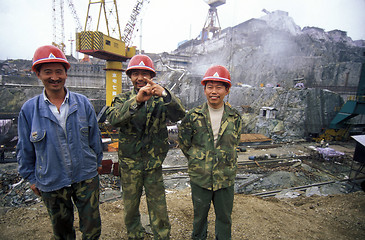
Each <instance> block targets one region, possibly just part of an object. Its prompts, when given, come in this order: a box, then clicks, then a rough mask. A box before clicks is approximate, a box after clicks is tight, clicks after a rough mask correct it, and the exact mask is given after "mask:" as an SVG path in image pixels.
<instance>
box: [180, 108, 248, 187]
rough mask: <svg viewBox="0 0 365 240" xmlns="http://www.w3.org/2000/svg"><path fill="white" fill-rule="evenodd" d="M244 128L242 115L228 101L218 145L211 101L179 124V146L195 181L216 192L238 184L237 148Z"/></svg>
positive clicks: (190, 112)
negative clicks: (210, 110)
mask: <svg viewBox="0 0 365 240" xmlns="http://www.w3.org/2000/svg"><path fill="white" fill-rule="evenodd" d="M241 129H242V120H241V116H240V114H239V113H238V111H237V110H235V109H233V108H231V107H229V106H228V105H227V104H225V106H224V112H223V116H222V121H221V127H220V129H219V134H218V140H217V144H216V147H214V139H213V130H212V127H211V122H210V117H209V110H208V105H207V103H204V104H203V105H201V106H199V107H196V108H194V109H192V110H190V111H189V113H187V115H186V116H185V117H184V119H183V120H182V122H181V125H180V126H179V146H180V148H181V150H182V152H183V153H184V155H185V156H186V157H187V158H188V166H189V168H188V172H189V176H190V179H191V181H192V182H193V183H195V184H198V185H199V186H200V187H202V188H206V189H209V190H213V191H216V190H219V189H222V188H226V187H229V186H231V185H233V184H234V180H235V176H236V170H237V152H236V147H237V145H238V143H239V140H240V136H241Z"/></svg>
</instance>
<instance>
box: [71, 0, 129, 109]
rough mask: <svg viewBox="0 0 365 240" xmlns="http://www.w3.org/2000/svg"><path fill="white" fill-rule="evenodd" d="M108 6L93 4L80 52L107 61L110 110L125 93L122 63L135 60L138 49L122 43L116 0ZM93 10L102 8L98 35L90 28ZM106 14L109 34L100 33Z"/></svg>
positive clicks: (78, 44)
mask: <svg viewBox="0 0 365 240" xmlns="http://www.w3.org/2000/svg"><path fill="white" fill-rule="evenodd" d="M107 3H108V11H107V6H106V4H107ZM107 3H106V1H104V0H100V1H92V0H89V4H88V9H87V15H86V22H85V27H84V30H83V31H81V32H78V33H77V34H76V50H77V51H78V52H81V53H84V54H87V55H90V56H93V57H96V58H99V59H104V60H106V69H105V70H106V106H110V105H111V102H112V100H113V98H114V97H115V96H116V95H117V94H118V93H120V92H121V91H122V71H123V69H122V62H124V61H126V60H127V59H130V58H131V57H133V56H134V55H135V53H136V49H135V47H128V46H126V44H125V42H123V41H122V36H121V32H120V25H119V17H118V9H117V2H116V0H114V1H108V2H107ZM92 6H99V12H98V16H97V17H98V19H97V25H96V29H95V30H94V31H91V30H90V27H88V23H90V20H91V19H92V17H91V15H90V8H91V7H92ZM102 14H103V16H104V19H105V26H106V31H107V34H104V33H102V32H101V31H100V30H99V28H100V24H101V18H102ZM113 20H114V21H115V22H116V26H115V27H114V28H111V24H110V23H111V21H113ZM111 33H114V34H115V33H116V34H118V35H119V38H114V37H112V36H111Z"/></svg>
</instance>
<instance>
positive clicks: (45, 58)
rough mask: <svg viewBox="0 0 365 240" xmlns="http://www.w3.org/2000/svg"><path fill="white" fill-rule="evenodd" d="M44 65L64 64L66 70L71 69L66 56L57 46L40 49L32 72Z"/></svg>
mask: <svg viewBox="0 0 365 240" xmlns="http://www.w3.org/2000/svg"><path fill="white" fill-rule="evenodd" d="M43 63H62V64H63V65H64V66H65V67H66V69H69V68H70V67H71V65H70V63H69V62H68V61H67V59H66V56H65V54H63V52H62V51H61V50H60V49H58V48H57V47H55V46H52V45H46V46H42V47H39V48H38V49H37V50H36V51H35V53H34V56H33V65H32V70H33V71H34V72H35V71H36V69H37V66H38V65H40V64H43Z"/></svg>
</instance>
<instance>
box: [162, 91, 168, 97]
mask: <svg viewBox="0 0 365 240" xmlns="http://www.w3.org/2000/svg"><path fill="white" fill-rule="evenodd" d="M161 96H162V97H164V98H165V97H167V91H166V90H165V89H164V90H163V92H162V93H161Z"/></svg>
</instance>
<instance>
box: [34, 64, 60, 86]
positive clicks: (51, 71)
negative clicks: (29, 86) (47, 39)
mask: <svg viewBox="0 0 365 240" xmlns="http://www.w3.org/2000/svg"><path fill="white" fill-rule="evenodd" d="M36 74H37V77H38V78H39V79H40V80H41V81H42V82H43V85H44V88H45V89H46V92H58V91H63V88H64V85H65V82H66V78H67V73H66V69H65V67H64V66H63V65H62V64H61V63H45V64H42V66H41V68H40V69H39V72H36Z"/></svg>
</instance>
